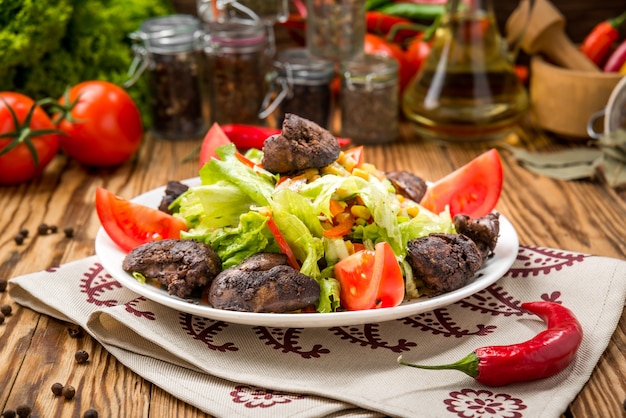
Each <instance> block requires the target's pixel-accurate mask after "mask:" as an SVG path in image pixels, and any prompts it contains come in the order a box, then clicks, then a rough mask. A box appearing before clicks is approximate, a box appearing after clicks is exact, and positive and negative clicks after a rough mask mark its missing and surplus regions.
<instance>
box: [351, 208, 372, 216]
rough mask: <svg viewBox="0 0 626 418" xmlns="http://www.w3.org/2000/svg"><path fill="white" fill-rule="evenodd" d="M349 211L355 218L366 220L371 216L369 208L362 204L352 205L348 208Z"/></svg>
mask: <svg viewBox="0 0 626 418" xmlns="http://www.w3.org/2000/svg"><path fill="white" fill-rule="evenodd" d="M350 213H351V214H352V216H354V217H355V218H357V219H358V218H361V219H365V220H367V219H369V218H370V216H372V214H371V213H370V210H369V209H368V208H367V207H365V206H362V205H352V207H351V208H350Z"/></svg>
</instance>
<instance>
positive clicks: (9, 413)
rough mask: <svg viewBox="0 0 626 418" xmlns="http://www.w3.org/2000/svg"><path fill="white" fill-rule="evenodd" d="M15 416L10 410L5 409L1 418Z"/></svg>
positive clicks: (12, 417)
mask: <svg viewBox="0 0 626 418" xmlns="http://www.w3.org/2000/svg"><path fill="white" fill-rule="evenodd" d="M16 416H17V414H16V413H15V411H14V410H12V409H7V410H6V411H4V412H2V418H15V417H16Z"/></svg>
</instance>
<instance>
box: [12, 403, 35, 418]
mask: <svg viewBox="0 0 626 418" xmlns="http://www.w3.org/2000/svg"><path fill="white" fill-rule="evenodd" d="M15 412H17V416H18V417H20V418H27V417H29V416H30V413H31V412H32V409H31V408H30V406H28V405H19V406H18V407H17V408H15Z"/></svg>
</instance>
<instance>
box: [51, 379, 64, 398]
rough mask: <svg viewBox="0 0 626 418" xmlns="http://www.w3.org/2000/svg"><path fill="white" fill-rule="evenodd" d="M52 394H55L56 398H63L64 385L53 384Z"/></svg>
mask: <svg viewBox="0 0 626 418" xmlns="http://www.w3.org/2000/svg"><path fill="white" fill-rule="evenodd" d="M51 389H52V393H54V396H61V395H62V394H63V384H62V383H59V382H57V383H53V384H52V388H51Z"/></svg>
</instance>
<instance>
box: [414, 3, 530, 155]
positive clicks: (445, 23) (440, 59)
mask: <svg viewBox="0 0 626 418" xmlns="http://www.w3.org/2000/svg"><path fill="white" fill-rule="evenodd" d="M527 109H528V94H527V91H526V89H525V87H524V85H523V83H522V82H521V80H520V79H519V78H518V77H517V75H516V73H515V69H514V64H513V57H512V54H510V53H509V50H508V49H507V46H506V44H505V42H504V40H503V39H502V36H501V35H500V32H499V30H498V27H497V23H496V19H495V15H494V12H493V8H492V3H491V0H468V1H466V0H448V3H447V10H446V13H445V14H444V15H443V16H442V19H441V23H440V26H439V27H438V28H437V30H436V31H435V34H434V37H433V45H432V50H431V53H430V55H429V57H428V59H427V60H426V62H425V63H424V64H423V66H422V69H421V70H420V72H419V73H418V74H417V75H416V77H415V78H414V79H413V80H412V81H411V83H410V84H409V85H408V86H407V89H406V90H405V92H404V94H403V103H402V110H403V112H404V114H405V116H406V117H407V118H408V119H409V120H410V121H412V122H413V123H414V126H415V128H416V130H417V132H418V134H419V135H420V136H422V137H423V138H426V139H434V140H439V141H446V142H457V143H464V144H468V143H476V142H491V141H495V140H500V139H504V138H505V137H506V134H507V133H509V132H510V131H511V130H512V128H513V127H514V126H515V124H516V123H517V122H518V121H519V119H520V118H521V117H522V116H523V115H524V113H525V112H526V111H527Z"/></svg>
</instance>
